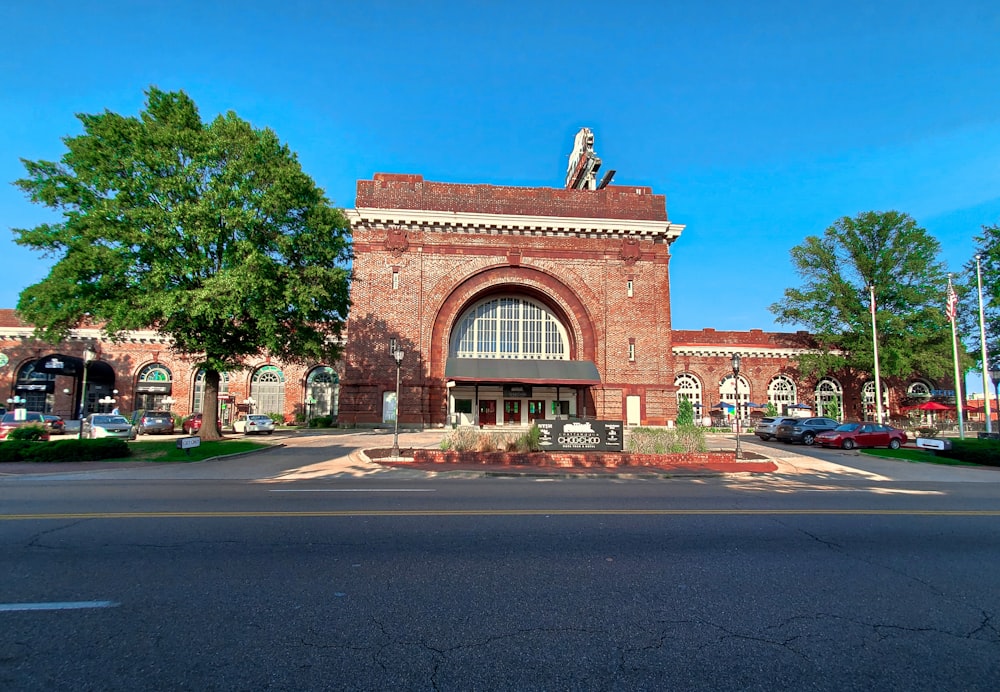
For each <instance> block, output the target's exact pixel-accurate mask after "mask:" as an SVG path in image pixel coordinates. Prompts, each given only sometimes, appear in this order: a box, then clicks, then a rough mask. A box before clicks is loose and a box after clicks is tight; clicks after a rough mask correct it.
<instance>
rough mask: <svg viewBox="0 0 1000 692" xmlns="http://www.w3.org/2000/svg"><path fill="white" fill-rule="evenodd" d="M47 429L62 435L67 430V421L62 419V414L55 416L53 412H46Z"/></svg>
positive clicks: (54, 433) (51, 432)
mask: <svg viewBox="0 0 1000 692" xmlns="http://www.w3.org/2000/svg"><path fill="white" fill-rule="evenodd" d="M45 429H46V430H48V431H49V433H50V434H52V435H62V434H63V433H64V432H66V421H64V420H63V419H62V416H55V415H52V414H51V413H46V414H45Z"/></svg>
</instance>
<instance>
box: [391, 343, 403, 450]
mask: <svg viewBox="0 0 1000 692" xmlns="http://www.w3.org/2000/svg"><path fill="white" fill-rule="evenodd" d="M392 357H393V358H394V359H395V360H396V415H395V416H394V418H395V419H396V421H395V426H394V427H393V430H392V456H393V457H398V456H399V368H400V366H402V364H403V351H402V350H401V349H398V348H397V349H396V350H394V351H393V352H392Z"/></svg>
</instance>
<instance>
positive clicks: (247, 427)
mask: <svg viewBox="0 0 1000 692" xmlns="http://www.w3.org/2000/svg"><path fill="white" fill-rule="evenodd" d="M233 431H234V432H238V433H243V434H244V435H252V434H254V433H257V434H261V433H263V434H266V435H270V434H271V433H273V432H274V421H273V420H271V417H270V416H266V415H264V414H263V413H251V414H250V415H249V416H247V417H246V418H240V419H239V420H237V421H236V422H234V423H233Z"/></svg>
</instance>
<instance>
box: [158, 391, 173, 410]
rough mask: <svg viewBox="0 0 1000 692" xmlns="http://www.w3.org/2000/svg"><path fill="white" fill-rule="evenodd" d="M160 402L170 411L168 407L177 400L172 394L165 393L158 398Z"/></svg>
mask: <svg viewBox="0 0 1000 692" xmlns="http://www.w3.org/2000/svg"><path fill="white" fill-rule="evenodd" d="M160 403H161V404H163V405H164V406H166V407H167V411H170V407H171V406H173V405H174V404H176V403H177V400H176V399H174V398H173V397H172V396H170V395H169V394H167V395H166V396H165V397H163V398H162V399H160Z"/></svg>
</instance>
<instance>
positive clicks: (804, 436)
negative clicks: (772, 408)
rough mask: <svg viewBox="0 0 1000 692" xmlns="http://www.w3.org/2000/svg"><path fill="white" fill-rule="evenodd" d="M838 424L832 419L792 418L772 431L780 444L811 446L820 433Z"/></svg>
mask: <svg viewBox="0 0 1000 692" xmlns="http://www.w3.org/2000/svg"><path fill="white" fill-rule="evenodd" d="M838 425H840V423H838V422H837V421H835V420H834V419H832V418H794V419H792V420H791V422H786V423H782V424H781V425H779V426H778V428H777V430H775V431H774V437H775V439H777V440H778V441H780V442H801V443H802V444H804V445H811V444H812V443H813V442H815V441H816V436H817V435H819V434H820V433H821V432H826V431H827V430H833V429H834V428H836V427H837V426H838Z"/></svg>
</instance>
